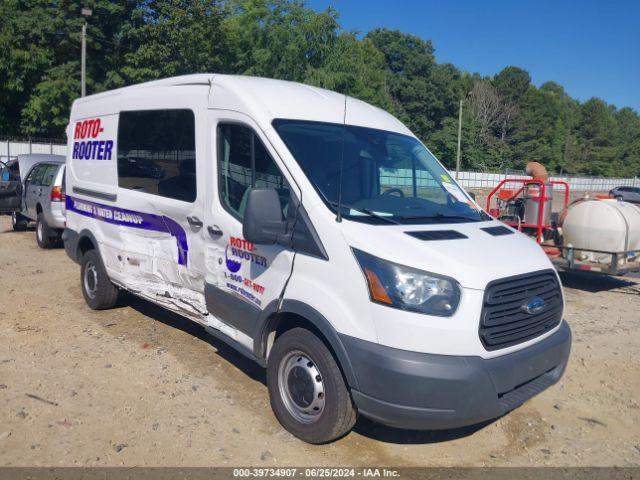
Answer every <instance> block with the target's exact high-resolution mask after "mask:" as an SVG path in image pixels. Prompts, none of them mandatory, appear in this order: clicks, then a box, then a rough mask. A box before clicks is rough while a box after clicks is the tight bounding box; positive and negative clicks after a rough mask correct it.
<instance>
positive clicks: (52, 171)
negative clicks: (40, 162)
mask: <svg viewBox="0 0 640 480" xmlns="http://www.w3.org/2000/svg"><path fill="white" fill-rule="evenodd" d="M59 168H60V166H59V165H46V167H45V168H44V169H43V173H42V186H43V187H50V186H51V185H52V184H53V180H54V179H55V178H56V175H57V174H58V169H59Z"/></svg>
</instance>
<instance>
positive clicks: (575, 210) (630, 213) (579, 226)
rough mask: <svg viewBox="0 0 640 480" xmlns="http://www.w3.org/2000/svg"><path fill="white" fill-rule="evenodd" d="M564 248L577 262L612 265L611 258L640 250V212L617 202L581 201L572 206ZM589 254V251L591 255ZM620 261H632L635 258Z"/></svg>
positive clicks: (629, 255)
mask: <svg viewBox="0 0 640 480" xmlns="http://www.w3.org/2000/svg"><path fill="white" fill-rule="evenodd" d="M562 236H563V244H564V246H565V247H574V248H575V250H574V251H573V255H574V257H575V258H576V259H579V260H587V261H590V262H596V263H610V262H611V261H612V258H611V254H608V253H599V252H630V251H633V250H640V208H639V207H637V206H635V205H633V204H631V203H628V202H621V201H618V200H601V199H582V200H579V201H578V202H575V203H572V204H571V205H569V208H568V211H567V214H566V217H565V218H564V221H563V223H562ZM589 250H590V251H589ZM627 257H628V258H619V259H618V261H619V262H626V261H630V260H633V259H634V258H633V257H635V255H633V254H631V253H629V254H628V255H627Z"/></svg>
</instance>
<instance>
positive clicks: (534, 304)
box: [521, 297, 544, 315]
mask: <svg viewBox="0 0 640 480" xmlns="http://www.w3.org/2000/svg"><path fill="white" fill-rule="evenodd" d="M521 308H522V310H524V311H525V312H527V313H528V314H530V315H533V314H534V313H538V312H540V311H541V310H542V309H543V308H544V298H540V297H533V298H530V299H529V301H528V302H527V303H525V304H524V305H522V307H521Z"/></svg>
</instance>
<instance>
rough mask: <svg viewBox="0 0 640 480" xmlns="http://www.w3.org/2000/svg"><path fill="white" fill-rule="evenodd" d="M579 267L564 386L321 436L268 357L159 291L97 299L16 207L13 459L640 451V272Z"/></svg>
mask: <svg viewBox="0 0 640 480" xmlns="http://www.w3.org/2000/svg"><path fill="white" fill-rule="evenodd" d="M563 280H564V283H565V287H566V295H567V304H568V308H567V312H566V317H567V319H568V321H569V323H570V324H571V327H572V329H573V333H574V343H573V351H572V356H571V360H570V363H569V366H568V369H567V372H566V374H565V376H564V378H563V379H562V380H561V382H560V383H559V384H558V385H556V386H554V387H552V388H550V389H549V390H547V391H546V392H544V393H543V394H541V395H539V396H538V397H536V398H534V399H532V400H530V401H529V402H527V403H526V404H525V405H523V406H522V407H520V408H519V409H517V410H516V411H514V412H511V413H510V414H508V415H506V416H505V417H503V418H501V419H499V420H497V421H495V422H491V423H489V424H487V425H484V426H479V427H473V428H467V429H461V430H454V431H446V432H410V431H402V430H394V429H390V428H385V427H382V426H378V425H375V424H373V423H371V422H368V421H366V420H363V419H361V420H360V421H359V422H358V424H357V426H356V429H355V431H354V432H352V433H351V434H349V435H348V436H347V437H345V438H343V439H342V440H340V441H338V442H335V443H333V444H331V445H325V446H310V445H306V444H304V443H302V442H300V441H298V440H297V439H295V438H294V437H292V436H291V435H289V434H288V433H286V432H285V431H283V429H282V428H281V427H280V425H279V424H278V423H277V421H276V420H275V418H274V416H273V415H272V413H271V410H270V408H269V401H268V397H267V390H266V387H265V385H264V378H265V376H264V371H263V370H262V369H260V368H259V367H257V366H254V365H253V364H252V363H251V362H250V361H248V360H245V359H244V358H243V357H241V356H239V355H238V354H236V353H234V352H233V351H232V350H231V349H229V348H227V347H225V346H224V345H223V344H221V343H219V342H218V341H216V340H214V339H212V338H210V337H208V336H207V335H206V334H204V333H203V331H202V330H201V329H200V327H198V326H196V325H195V324H191V323H190V322H188V321H186V320H183V319H181V318H180V317H178V316H174V315H171V314H168V313H166V312H164V311H162V310H160V309H158V308H156V307H154V306H153V305H151V304H149V303H146V302H144V301H141V300H137V299H133V298H130V299H128V302H127V303H126V304H124V305H123V306H122V307H120V308H116V309H114V310H112V311H107V312H93V311H91V310H89V309H88V308H87V307H86V306H85V303H84V300H83V298H82V295H81V293H80V288H79V267H78V266H77V265H75V264H74V263H73V262H71V260H69V259H68V258H67V257H66V255H65V253H64V251H63V250H61V249H57V250H51V251H44V250H40V249H38V247H37V246H36V242H35V238H34V232H32V231H30V232H24V233H14V232H12V231H10V224H9V221H8V217H0V305H1V307H0V335H1V336H2V342H1V343H0V464H2V465H47V466H63V465H65V466H66V465H69V466H70V465H83V466H87V465H91V466H95V465H131V466H133V465H173V466H214V465H215V466H232V465H233V466H235V465H255V466H274V465H278V466H283V465H296V466H302V465H331V466H335V465H358V466H364V465H375V466H412V465H415V466H449V465H457V466H472V465H518V466H525V465H561V466H570V465H581V466H586V465H598V466H609V465H618V466H631V465H635V466H637V465H640V403H639V402H640V398H639V397H640V395H639V394H640V359H639V353H640V329H639V326H640V281H639V280H637V279H636V280H633V279H628V280H624V281H622V280H615V279H598V278H595V277H588V278H576V277H564V278H563Z"/></svg>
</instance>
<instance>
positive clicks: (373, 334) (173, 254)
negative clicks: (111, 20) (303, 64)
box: [64, 74, 571, 443]
mask: <svg viewBox="0 0 640 480" xmlns="http://www.w3.org/2000/svg"><path fill="white" fill-rule="evenodd" d="M68 138H69V148H68V150H69V154H68V159H67V183H66V193H67V196H66V202H67V203H66V205H67V229H66V230H65V233H64V240H65V247H66V250H67V252H68V254H69V256H70V257H71V258H72V259H74V260H75V261H76V262H78V263H79V264H80V265H81V276H80V282H81V286H82V291H83V294H84V297H85V299H86V301H87V303H88V305H89V306H90V307H91V308H93V309H105V308H109V307H111V306H113V305H114V303H115V302H116V298H117V295H118V291H119V290H120V289H122V290H127V291H129V292H132V293H134V294H135V295H138V296H140V297H143V298H146V299H148V300H150V301H152V302H154V303H157V304H159V305H161V306H163V307H165V308H167V309H169V310H172V311H174V312H178V313H180V314H182V315H184V316H186V317H188V318H189V319H191V320H193V321H196V322H198V323H200V324H202V325H203V326H204V327H205V328H206V329H207V330H208V331H209V332H210V333H212V334H213V335H216V336H218V337H220V338H222V339H224V340H225V341H227V342H228V343H230V344H231V345H233V346H234V347H235V348H237V349H238V350H239V351H240V352H242V353H243V354H245V355H247V356H248V357H250V358H252V359H254V360H255V361H256V362H258V363H259V364H261V365H263V366H265V367H266V369H267V383H268V390H269V396H270V399H271V405H272V407H273V411H274V412H275V415H276V416H277V418H278V420H279V421H280V422H281V423H282V425H283V426H284V427H285V428H286V429H287V430H289V431H290V432H291V433H293V434H294V435H296V436H297V437H299V438H301V439H303V440H305V441H307V442H311V443H322V442H327V441H331V440H333V439H335V438H338V437H339V436H341V435H343V434H345V433H346V432H348V431H349V429H350V428H351V427H352V426H353V425H354V422H355V420H356V417H357V414H361V415H364V416H366V417H369V418H371V419H373V420H376V421H379V422H381V423H384V424H387V425H392V426H396V427H404V428H412V429H443V428H451V427H457V426H462V425H468V424H474V423H478V422H481V421H484V420H488V419H492V418H495V417H498V416H500V415H503V414H504V413H506V412H508V411H509V410H511V409H513V408H515V407H517V406H519V405H520V404H522V403H523V402H524V401H526V400H527V399H529V398H530V397H532V396H534V395H535V394H537V393H539V392H541V391H542V390H544V389H545V388H547V387H548V386H550V385H552V384H554V383H555V382H557V381H558V379H559V378H560V376H561V375H562V373H563V371H564V369H565V366H566V363H567V359H568V356H569V349H570V343H571V333H570V330H569V327H568V325H567V323H566V322H565V321H564V320H563V293H562V288H561V285H560V280H559V278H558V276H557V274H556V272H555V271H554V270H553V268H552V266H551V264H550V263H549V260H548V259H547V257H546V255H545V254H544V253H543V252H542V250H541V249H540V247H539V246H538V245H536V243H535V242H532V241H531V240H530V239H529V238H527V237H525V236H524V235H521V234H520V233H518V232H516V231H514V230H512V229H510V228H508V227H505V226H504V225H502V224H501V223H499V222H497V221H495V220H493V219H492V218H491V217H489V216H488V215H487V214H486V213H485V212H483V211H482V210H481V209H480V208H479V207H478V205H477V204H476V203H475V202H474V201H473V199H472V198H471V197H469V196H468V195H467V194H466V193H465V192H464V190H462V188H460V187H459V186H458V184H457V183H456V182H455V180H454V179H452V178H451V176H450V175H449V174H448V173H447V171H446V170H445V169H444V168H443V167H442V165H441V164H440V163H438V161H437V160H436V159H435V158H434V156H433V155H432V154H431V153H430V152H429V150H427V149H426V148H425V147H424V145H423V144H422V143H420V141H418V140H417V139H416V137H415V136H414V135H413V134H412V133H411V132H410V131H409V130H408V129H407V128H406V127H405V126H404V125H403V124H402V123H401V122H399V121H398V120H397V119H395V118H394V117H393V116H391V115H389V114H388V113H386V112H384V111H382V110H380V109H378V108H375V107H373V106H371V105H368V104H366V103H363V102H361V101H358V100H356V99H354V98H350V97H346V96H344V95H341V94H337V93H334V92H330V91H327V90H322V89H319V88H314V87H310V86H306V85H301V84H297V83H291V82H285V81H276V80H269V79H262V78H251V77H243V76H228V75H217V74H216V75H211V74H202V75H189V76H184V77H177V78H169V79H165V80H159V81H154V82H149V83H145V84H141V85H136V86H132V87H127V88H123V89H120V90H114V91H110V92H105V93H101V94H98V95H92V96H89V97H85V98H82V99H79V100H76V101H75V102H74V104H73V108H72V111H71V118H70V123H69V127H68Z"/></svg>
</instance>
